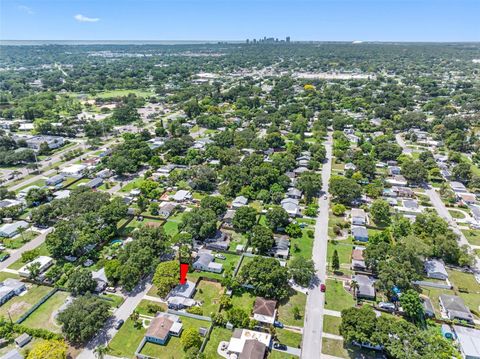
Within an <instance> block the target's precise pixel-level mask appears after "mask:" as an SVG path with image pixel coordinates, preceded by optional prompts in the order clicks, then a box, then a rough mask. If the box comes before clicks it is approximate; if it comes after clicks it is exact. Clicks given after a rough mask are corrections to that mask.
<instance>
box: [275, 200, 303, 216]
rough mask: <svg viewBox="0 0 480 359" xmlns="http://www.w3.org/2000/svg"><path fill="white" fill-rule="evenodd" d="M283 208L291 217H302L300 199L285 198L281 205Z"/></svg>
mask: <svg viewBox="0 0 480 359" xmlns="http://www.w3.org/2000/svg"><path fill="white" fill-rule="evenodd" d="M280 204H281V206H282V208H283V209H284V210H285V211H287V213H288V215H289V216H290V217H298V216H300V205H299V201H298V199H295V198H284V199H283V200H282V202H281V203H280Z"/></svg>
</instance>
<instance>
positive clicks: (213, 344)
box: [204, 327, 232, 359]
mask: <svg viewBox="0 0 480 359" xmlns="http://www.w3.org/2000/svg"><path fill="white" fill-rule="evenodd" d="M231 337H232V331H231V330H228V329H225V328H222V327H215V328H213V330H212V333H211V335H210V339H209V340H208V343H207V345H206V346H205V350H204V354H205V357H206V359H217V358H221V356H220V355H218V354H217V348H218V345H219V344H220V342H222V341H226V342H228V341H230V338H231Z"/></svg>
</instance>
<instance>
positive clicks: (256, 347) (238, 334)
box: [227, 328, 272, 359]
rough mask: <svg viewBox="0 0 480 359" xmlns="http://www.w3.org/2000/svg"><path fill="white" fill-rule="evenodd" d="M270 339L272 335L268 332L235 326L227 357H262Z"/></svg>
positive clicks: (257, 358) (244, 358)
mask: <svg viewBox="0 0 480 359" xmlns="http://www.w3.org/2000/svg"><path fill="white" fill-rule="evenodd" d="M271 340H272V336H271V335H270V334H268V333H263V332H257V331H253V330H249V329H239V328H237V329H235V330H234V331H233V334H232V338H231V339H230V342H229V344H228V347H227V354H228V355H230V356H229V358H238V359H263V358H265V353H266V352H267V348H268V347H269V346H270V342H271ZM232 355H235V357H234V356H232Z"/></svg>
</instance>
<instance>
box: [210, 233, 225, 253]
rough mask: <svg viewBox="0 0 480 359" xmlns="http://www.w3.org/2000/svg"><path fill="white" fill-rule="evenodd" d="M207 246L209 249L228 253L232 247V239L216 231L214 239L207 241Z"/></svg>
mask: <svg viewBox="0 0 480 359" xmlns="http://www.w3.org/2000/svg"><path fill="white" fill-rule="evenodd" d="M205 246H206V247H207V248H208V249H213V250H217V251H227V250H228V247H229V246H230V238H229V236H228V235H227V234H226V233H225V232H222V231H216V232H215V235H214V236H213V237H210V238H207V239H206V240H205Z"/></svg>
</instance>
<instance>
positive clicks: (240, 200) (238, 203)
mask: <svg viewBox="0 0 480 359" xmlns="http://www.w3.org/2000/svg"><path fill="white" fill-rule="evenodd" d="M247 203H248V198H246V197H244V196H238V197H237V198H235V199H234V200H233V202H232V208H234V209H237V208H240V207H243V206H246V205H247Z"/></svg>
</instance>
